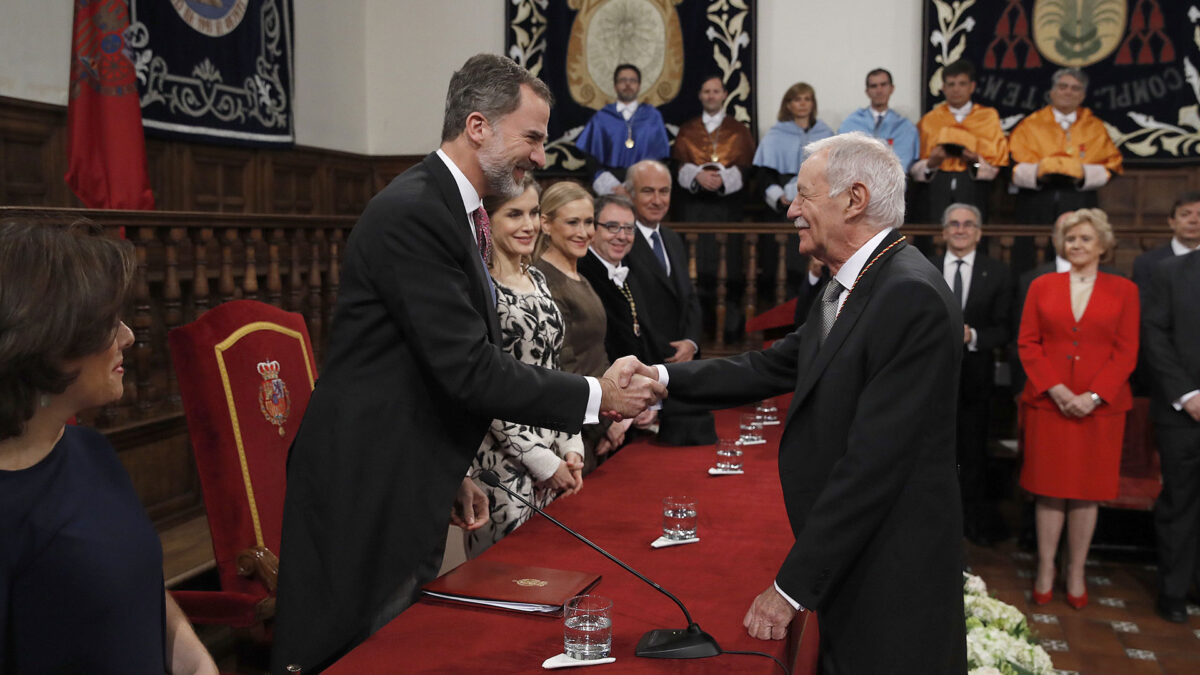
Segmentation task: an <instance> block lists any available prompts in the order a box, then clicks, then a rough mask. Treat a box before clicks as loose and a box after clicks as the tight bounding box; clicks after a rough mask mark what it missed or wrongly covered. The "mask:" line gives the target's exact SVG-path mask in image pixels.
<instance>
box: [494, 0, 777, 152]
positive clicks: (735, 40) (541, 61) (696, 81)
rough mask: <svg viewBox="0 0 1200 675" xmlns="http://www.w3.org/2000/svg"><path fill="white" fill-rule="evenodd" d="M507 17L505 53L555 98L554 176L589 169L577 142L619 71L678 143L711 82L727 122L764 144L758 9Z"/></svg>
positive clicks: (662, 6)
mask: <svg viewBox="0 0 1200 675" xmlns="http://www.w3.org/2000/svg"><path fill="white" fill-rule="evenodd" d="M507 8H508V9H507V12H508V13H507V17H506V18H507V23H508V26H507V28H506V30H505V48H506V52H505V53H506V54H507V55H508V56H509V57H511V58H512V59H513V60H514V61H516V62H517V63H519V64H521V65H523V66H525V67H526V68H528V69H529V71H530V72H531V73H533V74H534V75H537V76H538V77H540V78H542V80H543V81H545V82H546V84H547V85H548V86H549V87H550V91H551V92H553V93H554V100H555V102H554V107H553V108H552V109H551V111H550V129H549V132H550V140H549V142H547V144H546V168H547V169H549V170H550V171H560V172H569V171H576V170H579V169H582V168H583V166H584V164H585V161H586V159H585V157H586V156H585V154H584V153H583V151H582V150H580V149H579V148H577V147H575V139H576V137H578V136H579V133H580V131H582V130H583V127H584V125H585V124H587V122H588V120H589V119H591V118H592V115H594V114H595V113H596V111H597V110H598V109H600V108H601V107H603V106H604V105H605V104H607V103H610V102H612V101H613V100H615V99H616V95H615V93H614V91H613V81H612V75H613V69H614V67H616V66H617V65H618V64H621V63H632V64H633V65H635V66H637V67H638V68H639V69H640V70H641V72H642V88H641V93H640V94H639V96H638V100H640V101H644V102H647V103H649V104H651V105H653V106H655V107H656V108H658V110H659V112H660V113H662V116H663V121H664V122H665V123H666V127H667V131H668V133H669V134H670V135H671V137H672V138H673V137H674V136H675V133H676V131H678V129H679V125H680V124H682V123H683V122H685V121H687V120H688V119H691V118H693V117H696V116H698V115H699V114H700V112H701V108H700V100H699V96H698V94H699V91H700V85H701V84H703V83H704V80H706V79H708V78H709V77H710V76H713V75H716V76H720V77H721V80H722V81H723V82H724V83H725V89H726V91H728V92H729V94H728V97H727V98H726V99H725V109H726V111H727V114H729V115H731V116H732V117H733V118H734V119H736V120H738V121H739V122H742V123H744V124H746V125H747V126H749V127H750V129H751V133H753V134H755V135H757V132H756V131H755V130H756V129H757V119H756V109H755V96H756V95H757V83H756V81H755V51H756V49H757V46H756V43H757V40H758V35H757V33H756V32H755V26H756V24H755V0H508V2H507ZM781 93H782V92H781Z"/></svg>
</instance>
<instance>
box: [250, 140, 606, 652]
mask: <svg viewBox="0 0 1200 675" xmlns="http://www.w3.org/2000/svg"><path fill="white" fill-rule="evenodd" d="M485 275H486V271H485V269H484V267H483V263H482V260H481V259H480V256H479V251H478V248H477V247H476V244H475V242H474V240H473V238H472V236H471V230H470V227H469V224H468V222H467V216H466V214H465V213H464V212H463V202H462V197H461V196H460V195H459V192H458V187H457V186H456V184H455V182H454V179H453V177H452V175H451V174H450V171H449V169H448V168H447V167H446V165H445V164H444V163H443V162H442V161H441V159H439V158H438V156H437V155H436V154H431V155H429V156H428V157H426V158H425V160H424V161H423V162H421V163H420V164H418V165H417V166H415V167H413V168H411V169H409V170H408V171H406V172H404V173H403V174H401V175H400V176H399V177H397V178H396V179H395V180H393V181H392V183H391V184H390V185H388V186H387V187H386V188H384V189H383V190H382V191H381V192H380V193H379V194H378V195H376V196H375V197H374V198H373V199H372V200H371V202H370V203H369V204H368V205H367V208H366V210H365V211H364V212H363V215H362V217H361V218H360V219H359V221H358V223H357V224H356V225H355V227H354V229H353V231H352V232H351V234H350V237H349V240H348V241H347V242H346V253H345V262H344V264H343V268H342V278H341V287H340V289H339V292H338V298H337V307H336V310H335V312H334V317H333V324H332V330H331V333H330V337H329V347H328V350H327V353H326V357H325V364H324V367H323V369H322V372H321V378H320V381H319V382H318V383H317V387H316V389H315V390H314V391H313V395H312V399H311V401H310V402H309V405H308V410H307V411H306V413H305V415H304V420H303V422H302V423H301V426H300V430H299V432H298V433H297V436H296V440H295V442H294V443H293V445H292V449H291V452H290V455H289V457H288V485H287V498H286V502H285V507H284V517H283V542H282V551H281V552H280V555H279V558H280V561H281V569H280V579H279V600H278V606H277V609H278V617H277V620H276V623H275V645H274V652H273V666H274V670H273V672H281V670H282V669H283V667H284V666H285V665H286V664H291V663H296V664H299V665H300V666H302V667H303V670H304V672H316V671H317V670H318V669H320V668H321V667H323V666H325V665H328V663H327V661H328V660H329V659H330V658H331V657H333V656H334V655H336V654H337V653H338V652H339V651H341V650H343V649H345V648H347V647H349V646H352V645H353V643H354V642H355V641H356V640H361V639H362V638H363V637H365V633H366V631H367V630H368V628H369V623H370V621H371V619H372V618H373V617H374V615H375V614H376V613H377V612H379V611H380V610H381V606H382V605H383V604H384V602H385V601H386V600H387V599H388V597H389V596H390V595H392V594H393V593H394V592H395V591H396V589H397V588H398V587H399V586H400V584H401V583H402V582H404V581H405V580H406V579H408V578H410V577H411V576H412V575H413V572H414V570H416V569H417V567H418V565H419V563H420V562H421V561H423V560H424V559H425V558H427V557H429V556H430V555H431V554H432V553H433V552H434V551H435V550H436V548H437V546H438V545H439V544H440V542H442V541H444V539H445V537H446V528H447V526H448V524H449V516H450V508H451V505H452V503H453V501H454V496H455V493H456V490H457V488H458V486H459V484H460V483H461V482H462V479H463V476H464V475H465V474H466V471H467V469H468V467H469V466H470V464H471V459H472V457H473V456H474V454H475V451H476V450H477V449H478V447H479V443H480V441H481V440H482V439H483V436H484V434H485V433H486V432H487V428H488V424H489V423H490V421H491V420H492V418H500V419H504V420H510V421H513V422H519V423H523V424H531V425H535V426H539V427H548V428H552V429H560V430H564V431H569V432H577V431H579V429H580V427H581V425H582V422H583V417H584V410H585V408H586V404H587V399H588V385H587V382H586V381H585V380H584V378H582V377H580V376H577V375H570V374H567V373H562V372H558V371H552V370H544V369H541V368H536V367H533V366H529V365H525V364H522V363H520V362H519V361H517V360H516V359H514V358H512V356H510V355H508V354H507V353H505V352H504V350H503V349H501V348H500V347H499V346H498V345H497V343H499V342H500V328H499V325H498V322H497V320H496V314H495V308H494V306H493V304H492V303H493V300H492V296H491V291H490V289H489V286H488V282H487V278H486V276H485Z"/></svg>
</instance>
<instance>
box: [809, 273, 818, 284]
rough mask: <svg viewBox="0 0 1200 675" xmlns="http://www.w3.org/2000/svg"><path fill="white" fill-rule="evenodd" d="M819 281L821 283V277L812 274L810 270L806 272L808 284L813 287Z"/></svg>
mask: <svg viewBox="0 0 1200 675" xmlns="http://www.w3.org/2000/svg"><path fill="white" fill-rule="evenodd" d="M819 283H821V277H819V276H817V275H815V274H813V273H812V272H809V273H808V285H809V286H814V287H815V286H816V285H817V284H819Z"/></svg>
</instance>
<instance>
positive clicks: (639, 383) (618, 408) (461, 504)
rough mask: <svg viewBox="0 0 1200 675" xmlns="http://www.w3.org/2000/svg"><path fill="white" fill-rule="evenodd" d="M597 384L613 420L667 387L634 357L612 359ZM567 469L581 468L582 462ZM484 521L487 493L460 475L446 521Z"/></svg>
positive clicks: (603, 408) (645, 405) (647, 404)
mask: <svg viewBox="0 0 1200 675" xmlns="http://www.w3.org/2000/svg"><path fill="white" fill-rule="evenodd" d="M599 383H600V392H601V395H600V416H601V417H603V418H606V419H609V420H613V421H614V422H616V421H620V420H626V419H634V418H636V417H638V416H639V415H641V414H643V413H645V412H646V411H647V410H649V409H651V408H652V407H654V406H656V405H657V404H658V402H659V401H661V400H663V399H665V398H666V397H667V388H666V387H664V386H663V385H661V384H659V383H658V370H657V369H656V368H654V367H653V366H647V365H646V364H644V363H642V362H641V361H638V359H637V357H635V356H623V357H621V358H619V359H617V360H616V361H614V362H613V364H612V365H611V366H609V367H608V370H606V371H605V372H604V375H602V376H601V377H600V378H599ZM571 468H572V469H573V470H575V469H581V468H582V463H580V465H579V466H578V467H575V466H572V467H571ZM487 521H488V498H487V495H486V494H484V493H483V491H482V490H480V489H479V487H478V486H477V485H475V481H473V480H471V478H470V477H467V478H464V479H463V481H462V484H461V485H460V487H459V489H458V494H457V495H456V497H455V499H454V505H453V506H452V507H451V510H450V522H451V523H452V524H454V525H456V526H458V527H460V528H462V529H464V530H467V531H470V530H477V529H479V528H480V527H483V525H484V524H486V523H487Z"/></svg>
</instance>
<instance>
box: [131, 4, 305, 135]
mask: <svg viewBox="0 0 1200 675" xmlns="http://www.w3.org/2000/svg"><path fill="white" fill-rule="evenodd" d="M126 39H127V42H128V44H129V47H130V48H131V50H132V53H133V58H134V66H135V68H136V69H137V78H138V93H139V94H140V96H141V103H142V124H143V126H144V127H145V128H146V131H147V132H148V133H152V134H156V135H162V136H169V137H175V138H182V139H186V140H194V141H206V142H211V143H224V144H232V145H257V146H276V147H278V146H287V145H291V144H292V143H293V142H294V140H295V136H294V119H293V110H292V89H293V87H292V85H293V82H292V73H293V70H292V0H133V2H132V5H131V24H130V26H129V31H128V33H127V34H126Z"/></svg>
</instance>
